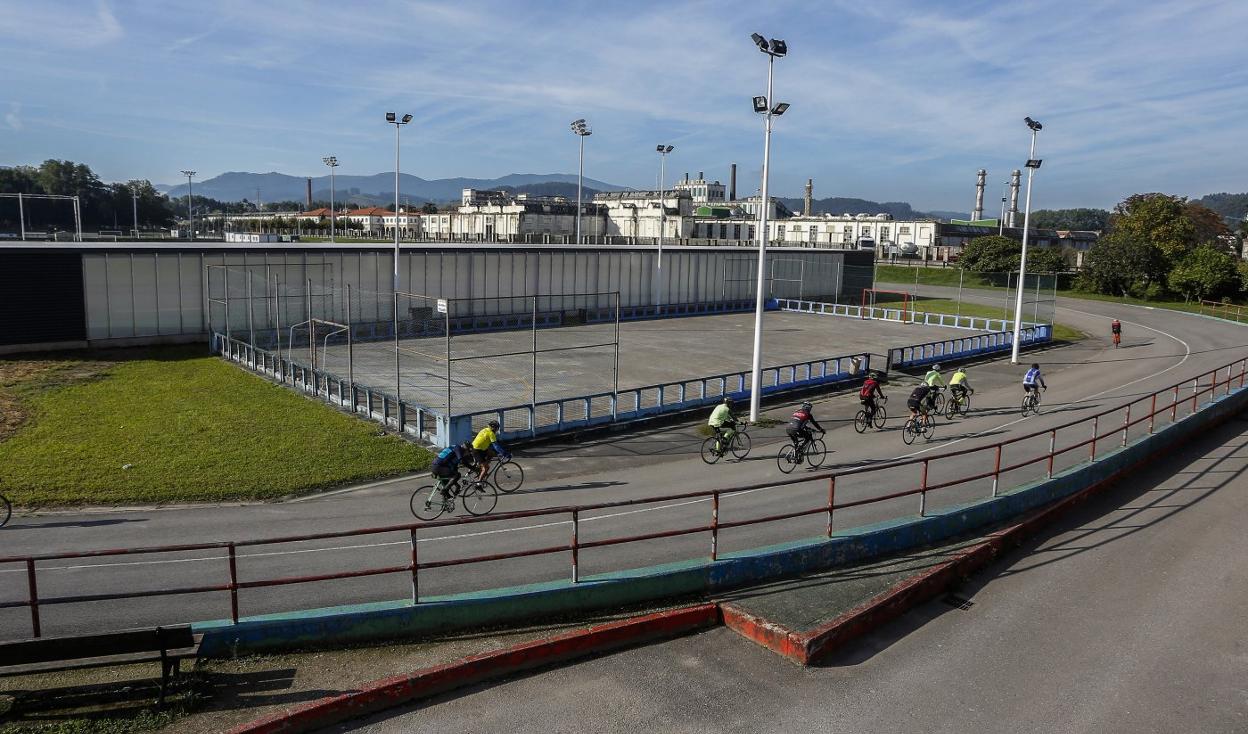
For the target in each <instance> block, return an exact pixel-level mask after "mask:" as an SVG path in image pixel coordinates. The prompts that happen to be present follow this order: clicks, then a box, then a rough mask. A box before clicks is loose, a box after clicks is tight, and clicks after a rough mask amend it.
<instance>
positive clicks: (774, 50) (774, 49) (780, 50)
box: [771, 38, 789, 56]
mask: <svg viewBox="0 0 1248 734" xmlns="http://www.w3.org/2000/svg"><path fill="white" fill-rule="evenodd" d="M788 52H789V44H787V43H785V42H784V41H782V40H780V39H779V38H773V39H771V55H772V56H784V55H785V54H787V53H788Z"/></svg>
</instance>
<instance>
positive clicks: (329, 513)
mask: <svg viewBox="0 0 1248 734" xmlns="http://www.w3.org/2000/svg"><path fill="white" fill-rule="evenodd" d="M928 290H932V289H928ZM964 297H967V296H966V295H965V294H964ZM985 298H986V299H991V296H987V297H985ZM991 300H998V299H991ZM1115 316H1117V317H1118V318H1120V319H1121V320H1122V321H1123V323H1124V333H1125V334H1124V340H1123V346H1122V348H1121V349H1118V350H1114V349H1113V348H1112V345H1111V344H1110V343H1109V340H1108V338H1107V337H1108V324H1109V321H1110V320H1111V319H1112V318H1113V317H1115ZM811 318H832V317H818V316H811ZM1058 319H1059V320H1060V321H1061V322H1063V323H1067V324H1070V325H1072V326H1075V327H1077V328H1080V329H1083V330H1085V331H1087V332H1088V333H1090V334H1093V335H1095V336H1094V337H1093V338H1092V339H1088V340H1084V341H1083V342H1081V343H1078V344H1076V345H1072V346H1067V347H1061V348H1052V349H1048V350H1045V351H1043V352H1039V353H1036V354H1035V356H1029V357H1027V360H1028V361H1030V360H1032V359H1034V360H1036V361H1038V362H1040V363H1041V364H1042V365H1043V366H1044V370H1045V374H1046V379H1047V380H1048V382H1049V385H1050V390H1049V391H1048V393H1047V394H1046V400H1045V408H1046V412H1045V413H1044V414H1043V415H1041V416H1038V417H1031V418H1027V419H1022V418H1020V416H1019V414H1018V410H1017V404H1018V400H1019V388H1018V383H1019V380H1020V377H1021V372H1020V370H1019V368H1018V367H1017V366H1011V365H1009V364H1008V362H1007V361H1004V360H996V361H993V362H988V363H985V364H982V365H976V366H973V367H972V369H971V375H972V383H973V384H974V386H975V388H976V390H977V392H976V394H975V397H974V405H973V407H974V409H975V410H974V412H973V414H972V415H971V416H970V417H969V418H966V419H964V420H958V421H955V422H954V423H948V422H945V421H941V422H940V424H939V425H938V427H937V431H936V436H935V438H934V440H933V441H932V442H931V443H927V444H924V443H922V442H920V443H919V444H916V445H914V446H909V447H907V446H905V445H904V444H902V442H901V440H900V431H899V426H900V421H899V420H896V419H890V421H889V425H888V427H887V429H886V430H885V431H883V432H882V433H879V434H868V435H866V436H859V435H858V434H856V433H854V431H853V428H852V427H851V426H850V425H849V421H850V419H851V417H852V415H853V413H854V412H855V411H856V410H857V407H858V406H857V402H856V399H855V397H854V396H853V395H844V394H843V395H838V396H832V397H830V398H827V399H824V400H819V401H817V407H816V415H817V416H819V417H820V418H821V420H822V421H823V422H825V424H826V427H827V428H828V429H829V432H828V435H827V436H826V439H827V443H828V445H829V446H830V447H831V448H832V449H833V450H834V453H833V454H832V455H831V457H830V459H829V461H828V464H827V465H826V466H830V467H849V466H857V465H860V464H862V463H865V462H881V461H886V460H889V459H895V458H898V457H902V456H914V455H931V454H933V453H937V452H940V451H943V450H946V449H950V448H955V447H956V448H965V447H972V446H976V445H987V444H991V443H993V442H995V441H997V440H1000V439H1001V438H1003V437H1007V436H1009V435H1011V434H1014V435H1020V434H1022V433H1027V432H1031V431H1035V430H1040V429H1043V428H1045V427H1048V426H1052V425H1057V424H1061V423H1065V422H1068V421H1071V420H1074V419H1076V418H1078V417H1080V416H1081V415H1086V414H1089V413H1092V412H1095V411H1097V410H1100V409H1104V408H1107V407H1110V406H1112V405H1116V404H1118V403H1120V402H1124V401H1126V400H1127V399H1129V398H1133V397H1138V396H1140V395H1143V394H1146V393H1148V392H1151V391H1152V390H1153V389H1156V388H1160V387H1165V386H1167V385H1169V384H1171V383H1173V382H1176V381H1178V380H1180V379H1182V378H1187V377H1192V376H1194V375H1196V374H1199V373H1201V372H1202V371H1205V370H1209V369H1212V368H1214V367H1217V366H1220V365H1222V364H1225V363H1227V362H1229V361H1231V360H1233V359H1236V358H1238V357H1240V356H1243V355H1245V353H1246V352H1248V350H1246V349H1245V348H1244V347H1245V344H1248V332H1245V331H1243V330H1241V329H1240V328H1238V327H1235V326H1232V325H1228V324H1224V323H1221V322H1217V321H1213V320H1209V319H1203V318H1201V317H1198V316H1193V315H1189V314H1181V313H1176V312H1170V311H1163V310H1152V309H1145V308H1138V307H1127V306H1119V305H1115V304H1111V303H1102V302H1092V301H1072V300H1068V299H1064V298H1063V299H1059V300H1058ZM746 336H747V335H744V334H743V335H742V338H746ZM914 382H915V379H914V378H907V377H904V376H896V377H895V378H894V383H893V384H892V385H890V386H889V387H888V388H887V391H888V392H889V393H890V395H891V396H892V398H893V401H892V403H891V404H890V407H891V408H893V409H894V414H895V413H896V412H897V411H898V409H900V408H901V406H902V405H903V404H904V395H905V393H907V392H908V391H909V389H910V386H911V385H912V384H914ZM773 413H774V414H776V415H781V414H787V411H785V410H783V409H780V410H776V411H773ZM752 433H753V436H754V451H753V453H752V454H751V456H750V457H749V459H747V460H746V461H743V462H739V463H737V462H721V463H720V464H719V465H716V466H713V467H707V466H705V465H703V464H702V462H701V460H700V459H699V458H698V447H699V444H700V443H701V437H700V436H697V435H696V434H695V433H694V432H693V431H692V430H690V427H689V426H679V427H674V428H663V429H650V430H644V431H640V432H635V433H629V434H626V435H621V436H616V437H610V438H605V439H601V440H595V441H588V442H583V443H575V444H549V445H544V446H541V447H536V448H534V449H533V450H532V451H526V452H524V453H522V455H521V456H520V459H521V461H522V462H523V463H524V465H525V468H526V471H527V473H528V477H529V481H528V483H527V484H526V487H525V490H524V491H522V492H521V493H517V494H516V495H511V496H504V497H503V498H502V500H501V501H500V503H499V511H508V510H522V509H531V508H542V507H552V506H564V505H571V504H586V503H592V502H600V501H608V500H619V499H630V498H645V497H658V496H663V495H668V494H674V493H680V492H688V491H694V490H703V489H714V488H730V487H732V486H736V485H740V484H742V483H747V482H759V481H766V480H771V479H776V478H778V477H779V474H778V472H777V470H776V464H775V461H774V455H775V452H776V450H777V449H778V447H779V445H780V443H781V442H782V441H783V440H784V439H783V436H782V434H781V431H780V429H778V428H772V429H766V430H757V431H753V432H752ZM1072 440H1074V437H1072ZM1023 448H1030V449H1034V450H1035V451H1041V450H1045V449H1047V445H1046V446H1034V447H1023ZM1020 450H1022V449H1020ZM989 455H990V454H989V453H987V452H981V453H979V454H976V455H972V456H969V457H965V458H962V459H957V460H950V461H949V462H947V463H946V464H944V465H942V466H941V467H940V468H939V469H936V468H934V475H933V477H932V478H931V479H932V481H933V482H935V481H939V480H940V479H941V477H951V476H954V475H966V474H971V473H977V472H981V471H984V470H985V468H987V469H990V468H991V465H990V464H988V466H985V462H986V461H987V457H988V456H989ZM1072 461H1073V458H1072ZM934 467H935V465H934ZM825 468H826V467H825ZM1059 468H1060V464H1059ZM1036 470H1038V468H1036V469H1035V470H1020V471H1018V472H1015V473H1013V474H1012V475H1008V476H1006V477H1004V478H1003V482H1004V483H1005V484H1007V485H1008V484H1011V483H1018V482H1021V481H1024V480H1026V479H1028V478H1031V477H1034V476H1035V472H1036ZM795 476H798V475H795ZM915 479H916V477H915V475H914V472H913V471H912V470H908V471H907V473H904V474H902V473H901V472H900V470H899V471H898V473H897V474H896V475H895V476H894V475H890V474H888V473H884V474H881V475H876V476H874V477H873V478H872V480H871V482H861V483H859V484H858V485H856V486H855V485H853V484H852V483H851V484H849V486H846V487H844V488H841V487H840V486H839V485H838V500H846V499H854V498H859V497H867V496H873V495H880V494H885V493H888V492H889V491H892V490H893V489H895V488H896V487H897V486H914V483H915ZM422 483H423V480H421V479H406V480H402V481H392V482H389V483H384V484H380V485H376V486H372V487H366V488H358V489H354V490H352V491H348V492H341V493H335V494H328V495H322V496H318V497H315V498H312V499H308V500H305V501H298V502H286V503H277V504H261V505H240V506H214V507H196V508H179V509H163V510H162V509H155V510H154V509H150V508H144V509H135V510H114V511H107V512H98V513H96V512H81V513H73V514H50V515H43V516H36V517H16V518H14V521H13V522H12V523H11V524H10V525H9V526H8V527H6V528H4V529H3V530H0V542H2V543H3V545H2V546H0V548H3V551H2V552H3V553H4V554H5V555H20V554H25V553H48V552H67V551H83V550H91V549H101V548H115V547H127V546H150V545H160V544H169V543H194V542H207V541H222V540H236V539H245V538H256V537H273V536H286V535H294V534H303V533H314V532H321V531H332V530H341V529H347V528H365V527H372V526H384V525H391V524H398V523H403V522H408V521H409V519H410V515H409V514H408V510H407V502H408V496H409V494H410V492H411V490H412V488H413V487H415V486H417V485H419V484H422ZM989 490H990V487H989V485H988V484H986V483H983V482H981V483H978V484H972V485H968V486H964V487H959V488H954V489H951V490H948V491H946V492H942V493H940V494H939V495H937V494H933V495H932V496H930V497H929V498H928V507H929V508H938V507H940V506H942V505H946V504H952V503H957V502H962V501H966V500H969V499H973V498H977V497H982V496H985V495H986V494H987V493H988V491H989ZM825 493H826V483H824V482H807V483H804V484H798V485H790V486H786V487H782V488H775V489H767V490H756V491H752V492H749V493H742V494H737V495H733V496H726V497H725V498H724V500H723V502H722V506H721V520H722V521H732V520H735V519H744V518H747V517H757V516H761V515H766V514H773V513H775V512H779V511H783V510H787V509H792V508H795V507H810V506H815V505H817V504H818V503H819V502H822V501H823V497H824V495H825ZM917 509H918V508H917V505H916V503H915V502H914V501H913V498H906V499H904V500H897V501H893V502H887V503H879V504H872V505H866V506H863V507H859V508H854V509H852V510H846V511H843V512H839V513H838V514H837V520H836V522H837V526H838V527H849V526H853V525H859V524H864V523H869V522H874V521H878V520H881V519H886V518H891V517H898V516H904V515H913V514H915V513H916V512H917ZM709 515H710V502H709V501H707V500H684V501H679V502H667V503H656V504H651V505H644V506H640V507H629V508H617V509H615V510H611V511H603V512H598V513H587V514H586V515H585V516H584V517H583V518H582V526H581V540H582V541H586V540H595V539H603V538H609V537H616V536H620V535H631V534H638V533H643V532H654V531H658V530H662V529H669V528H674V527H678V526H686V525H692V524H697V523H704V522H707V521H708V520H709ZM823 522H824V520H823V518H821V517H818V516H816V517H812V518H806V519H798V520H792V521H788V522H783V523H772V524H767V525H753V526H747V527H743V528H738V529H734V530H732V531H725V532H724V533H722V534H721V538H720V547H721V550H722V551H725V552H727V551H732V550H739V549H746V548H751V547H757V546H762V545H767V544H770V543H775V542H781V541H786V540H793V539H797V538H802V537H809V536H811V535H816V534H818V533H820V532H821V531H822V529H823ZM570 525H571V523H570V522H569V519H568V517H567V516H566V515H561V516H551V517H549V518H536V519H529V520H513V521H501V522H497V523H491V524H488V525H484V526H483V525H477V526H474V527H462V528H444V529H440V530H436V531H428V532H426V533H424V534H422V537H421V546H420V553H421V558H422V561H433V560H439V559H451V558H460V557H465V556H468V555H484V554H489V553H496V552H502V551H506V550H514V549H518V548H536V547H542V546H547V545H552V544H560V543H566V542H567V541H568V539H569V537H570V534H571V527H570ZM708 546H709V539H708V538H707V537H706V536H705V535H703V534H695V535H689V536H683V537H679V538H672V539H665V540H657V541H649V542H645V543H634V544H625V545H619V546H613V547H609V548H602V549H594V550H590V551H583V552H582V553H581V558H580V563H581V574H582V576H588V575H591V574H593V573H597V572H602V571H610V570H616V569H626V568H632V567H638V566H644V565H650V564H654V563H661V562H667V561H673V560H680V559H686V558H695V557H701V556H705V555H706V554H707V553H708ZM408 552H409V551H408V541H407V539H406V534H389V535H370V536H361V537H357V538H348V539H339V540H333V541H320V542H308V543H300V544H294V545H286V546H265V547H262V548H251V549H244V550H242V551H240V553H239V573H240V578H241V579H242V580H249V579H257V578H268V577H272V576H278V575H304V574H318V573H330V572H336V571H346V570H353V569H359V568H363V567H369V566H388V565H401V564H403V563H405V562H406V560H407V554H408ZM569 573H570V559H569V558H568V554H566V553H559V554H552V555H547V556H538V557H533V558H526V559H517V560H511V561H500V562H490V563H484V564H476V565H472V566H460V567H451V568H445V569H437V570H431V571H428V572H425V573H422V576H421V588H422V594H431V595H432V594H442V593H452V592H460V591H471V590H480V589H488V588H494V587H500V586H508V585H514V584H519V583H526V582H534V581H543V580H555V579H563V578H568V576H569ZM226 579H227V564H226V560H225V556H224V554H223V552H221V551H209V552H201V553H183V554H169V555H162V556H142V557H113V558H101V559H85V560H81V561H64V562H47V563H43V564H41V566H40V574H39V580H40V590H39V591H40V596H41V597H44V598H46V597H51V596H59V595H70V594H85V593H100V592H104V591H120V590H134V589H160V588H168V587H170V586H181V585H187V584H209V583H224V582H225V581H226ZM0 580H2V581H0V600H5V601H7V600H19V599H22V598H24V596H25V593H26V590H25V586H26V585H25V583H23V582H24V569H22V568H21V567H20V566H17V567H15V566H9V567H6V568H3V569H0ZM409 593H410V585H409V580H408V579H407V578H406V577H405V576H404V575H403V574H397V575H392V576H383V577H371V578H364V579H355V580H351V581H337V582H323V583H312V584H300V585H293V586H285V587H279V588H272V589H250V590H245V591H243V592H242V594H241V611H242V614H243V615H244V616H246V615H255V614H264V613H272V612H278V611H287V610H294V609H301V608H311V607H320V606H327V605H333V604H343V603H353V602H364V601H379V600H389V599H403V598H406V597H407V596H408V594H409ZM228 611H229V601H228V597H227V595H226V594H224V593H219V594H212V595H201V596H197V597H185V596H166V597H156V598H149V599H140V600H134V601H110V602H99V603H88V604H74V605H63V606H56V607H45V608H44V609H43V610H42V621H43V628H44V634H68V633H73V632H86V631H91V630H98V629H100V628H115V627H133V626H139V625H150V624H157V623H169V622H174V621H187V620H202V619H220V618H223V617H226V616H228ZM28 634H29V614H28V612H27V610H25V609H9V610H0V639H7V638H17V637H24V636H27V635H28Z"/></svg>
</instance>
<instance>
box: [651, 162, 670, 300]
mask: <svg viewBox="0 0 1248 734" xmlns="http://www.w3.org/2000/svg"><path fill="white" fill-rule="evenodd" d="M655 150H656V151H658V153H659V257H658V260H657V261H656V263H657V264H656V268H655V269H656V275H658V276H659V277H660V279H661V278H662V275H663V238H664V237H666V236H667V203H666V202H665V201H664V200H663V195H664V194H665V193H666V186H665V182H666V181H667V154H668V153H671V152H672V151H673V150H675V146H672V145H659V146H655ZM654 292H655V294H656V296H657V295H658V293H659V290H658V284H657V283H656V284H655V291H654ZM658 297H659V299H660V300H659V305H663V301H664V300H666V299H664V298H663V297H662V296H658Z"/></svg>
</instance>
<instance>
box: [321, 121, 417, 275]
mask: <svg viewBox="0 0 1248 734" xmlns="http://www.w3.org/2000/svg"><path fill="white" fill-rule="evenodd" d="M411 121H412V116H411V115H403V117H402V119H398V115H396V114H394V113H393V112H387V113H386V122H388V123H390V124H392V125H394V292H395V293H398V292H399V130H400V129H401V128H402V127H403V126H404V125H406V124H407V123H409V122H411ZM330 171H331V172H332V171H333V169H332V168H331V169H330Z"/></svg>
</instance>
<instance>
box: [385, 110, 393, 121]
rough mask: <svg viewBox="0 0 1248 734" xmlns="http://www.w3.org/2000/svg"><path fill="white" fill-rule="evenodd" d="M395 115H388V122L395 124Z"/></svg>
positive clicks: (391, 113)
mask: <svg viewBox="0 0 1248 734" xmlns="http://www.w3.org/2000/svg"><path fill="white" fill-rule="evenodd" d="M394 120H395V114H394V113H393V112H387V113H386V122H394Z"/></svg>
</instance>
